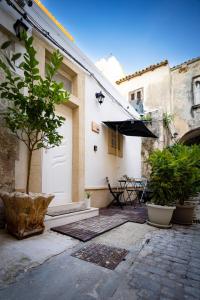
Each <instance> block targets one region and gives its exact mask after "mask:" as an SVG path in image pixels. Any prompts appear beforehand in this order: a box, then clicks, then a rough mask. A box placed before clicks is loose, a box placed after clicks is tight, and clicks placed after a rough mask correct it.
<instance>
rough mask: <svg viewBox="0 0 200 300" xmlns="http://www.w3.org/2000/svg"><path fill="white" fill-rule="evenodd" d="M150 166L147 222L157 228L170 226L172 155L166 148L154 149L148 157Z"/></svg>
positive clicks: (171, 212)
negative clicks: (149, 200)
mask: <svg viewBox="0 0 200 300" xmlns="http://www.w3.org/2000/svg"><path fill="white" fill-rule="evenodd" d="M148 161H149V163H150V166H151V174H150V184H149V187H150V190H151V192H152V198H151V203H148V204H147V209H148V221H147V223H148V224H150V225H153V226H156V227H159V228H170V227H171V226H172V225H171V219H172V215H173V211H174V210H175V208H176V207H175V205H174V204H175V197H174V166H173V155H172V154H171V153H170V151H169V150H168V149H164V150H162V151H161V150H155V151H154V152H153V153H152V154H151V155H150V157H149V160H148Z"/></svg>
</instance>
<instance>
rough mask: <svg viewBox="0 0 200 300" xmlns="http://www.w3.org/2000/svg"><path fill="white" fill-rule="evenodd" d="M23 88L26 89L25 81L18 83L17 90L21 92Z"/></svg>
mask: <svg viewBox="0 0 200 300" xmlns="http://www.w3.org/2000/svg"><path fill="white" fill-rule="evenodd" d="M23 87H24V82H23V81H20V82H18V84H17V88H18V89H19V90H20V89H21V88H23Z"/></svg>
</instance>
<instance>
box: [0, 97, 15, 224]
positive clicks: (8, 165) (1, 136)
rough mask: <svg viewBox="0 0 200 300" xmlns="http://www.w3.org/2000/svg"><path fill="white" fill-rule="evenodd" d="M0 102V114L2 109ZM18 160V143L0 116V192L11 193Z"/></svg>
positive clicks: (1, 218)
mask: <svg viewBox="0 0 200 300" xmlns="http://www.w3.org/2000/svg"><path fill="white" fill-rule="evenodd" d="M1 104H2V101H1V100H0V113H1V112H2V111H3V109H2V106H1ZM17 158H18V141H17V140H16V138H15V137H14V136H13V135H12V134H11V133H10V132H9V130H8V129H7V128H6V127H5V122H4V120H3V118H2V116H1V114H0V191H7V192H11V191H13V190H14V188H15V160H16V159H17ZM3 226H4V209H3V202H2V200H1V199H0V228H2V227H3Z"/></svg>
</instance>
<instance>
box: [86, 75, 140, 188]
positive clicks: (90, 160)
mask: <svg viewBox="0 0 200 300" xmlns="http://www.w3.org/2000/svg"><path fill="white" fill-rule="evenodd" d="M85 91H86V98H85V99H86V101H85V120H86V121H85V187H86V188H100V187H105V186H106V182H105V177H106V176H108V177H109V179H110V181H111V183H116V182H117V179H119V178H120V177H121V176H122V175H124V174H127V175H128V176H131V177H140V176H141V138H139V137H128V136H124V138H123V157H122V158H120V157H117V156H115V155H111V154H108V130H107V127H106V126H105V125H103V124H102V121H114V120H116V121H117V120H126V119H128V118H130V117H128V115H127V114H126V113H124V112H123V111H122V109H121V108H120V107H119V106H118V105H117V104H115V103H114V102H113V101H112V100H111V99H110V98H109V97H108V96H107V95H106V97H105V99H104V103H103V104H102V105H100V104H99V103H98V101H97V99H96V98H95V93H96V92H99V91H100V87H99V86H98V85H97V84H96V83H95V82H94V80H93V79H92V78H90V77H89V76H87V77H86V83H85ZM92 121H94V122H96V123H98V124H99V125H100V133H99V134H98V133H95V132H93V131H92V130H91V123H92ZM94 145H97V147H98V150H97V152H95V151H94Z"/></svg>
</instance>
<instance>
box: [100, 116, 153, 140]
mask: <svg viewBox="0 0 200 300" xmlns="http://www.w3.org/2000/svg"><path fill="white" fill-rule="evenodd" d="M103 123H104V124H105V125H107V126H108V127H109V128H111V129H113V130H115V131H118V132H119V133H121V134H124V135H128V136H140V137H151V138H158V137H157V136H156V135H155V134H153V133H152V132H151V131H150V130H149V129H148V128H147V127H146V125H145V124H144V122H143V121H141V120H132V119H130V120H125V121H103Z"/></svg>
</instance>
